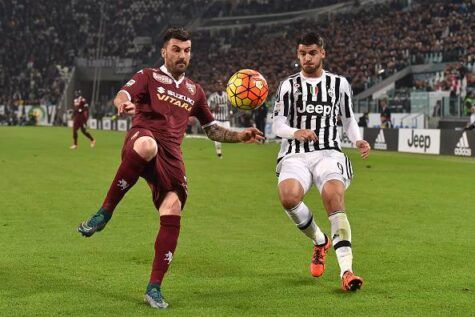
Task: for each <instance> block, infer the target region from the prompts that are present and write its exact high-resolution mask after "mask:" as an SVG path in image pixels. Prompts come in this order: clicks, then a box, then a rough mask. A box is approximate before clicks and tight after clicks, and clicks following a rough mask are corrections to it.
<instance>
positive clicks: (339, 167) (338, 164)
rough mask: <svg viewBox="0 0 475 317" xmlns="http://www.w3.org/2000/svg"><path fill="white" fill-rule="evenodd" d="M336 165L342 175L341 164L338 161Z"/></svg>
mask: <svg viewBox="0 0 475 317" xmlns="http://www.w3.org/2000/svg"><path fill="white" fill-rule="evenodd" d="M336 166H338V169H339V170H340V173H341V175H343V165H341V163H340V162H337V163H336Z"/></svg>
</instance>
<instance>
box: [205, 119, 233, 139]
mask: <svg viewBox="0 0 475 317" xmlns="http://www.w3.org/2000/svg"><path fill="white" fill-rule="evenodd" d="M204 130H205V132H206V135H207V136H208V138H210V139H211V140H213V141H218V142H224V143H237V142H239V138H238V132H236V131H231V130H228V129H226V128H223V127H221V126H219V125H217V124H213V125H211V126H209V127H206V128H205V129H204Z"/></svg>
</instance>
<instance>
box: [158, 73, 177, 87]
mask: <svg viewBox="0 0 475 317" xmlns="http://www.w3.org/2000/svg"><path fill="white" fill-rule="evenodd" d="M153 79H155V80H156V81H158V82H159V83H162V84H166V85H169V84H171V83H172V82H173V81H172V79H171V78H170V77H168V76H167V75H162V74H158V73H153Z"/></svg>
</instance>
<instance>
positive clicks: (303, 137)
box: [294, 129, 318, 142]
mask: <svg viewBox="0 0 475 317" xmlns="http://www.w3.org/2000/svg"><path fill="white" fill-rule="evenodd" d="M294 138H295V139H296V140H299V141H314V142H315V141H317V140H318V137H317V135H316V134H315V131H313V130H310V129H300V130H297V131H295V133H294Z"/></svg>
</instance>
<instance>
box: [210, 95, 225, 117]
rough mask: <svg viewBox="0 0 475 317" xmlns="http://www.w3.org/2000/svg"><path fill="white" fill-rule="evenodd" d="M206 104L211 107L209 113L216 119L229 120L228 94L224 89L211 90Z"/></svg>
mask: <svg viewBox="0 0 475 317" xmlns="http://www.w3.org/2000/svg"><path fill="white" fill-rule="evenodd" d="M208 105H209V108H210V109H211V113H212V114H213V115H214V118H215V119H216V120H218V121H229V120H230V118H229V116H230V111H229V102H228V95H227V94H226V92H225V91H220V92H213V93H212V94H211V95H210V96H209V97H208Z"/></svg>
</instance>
